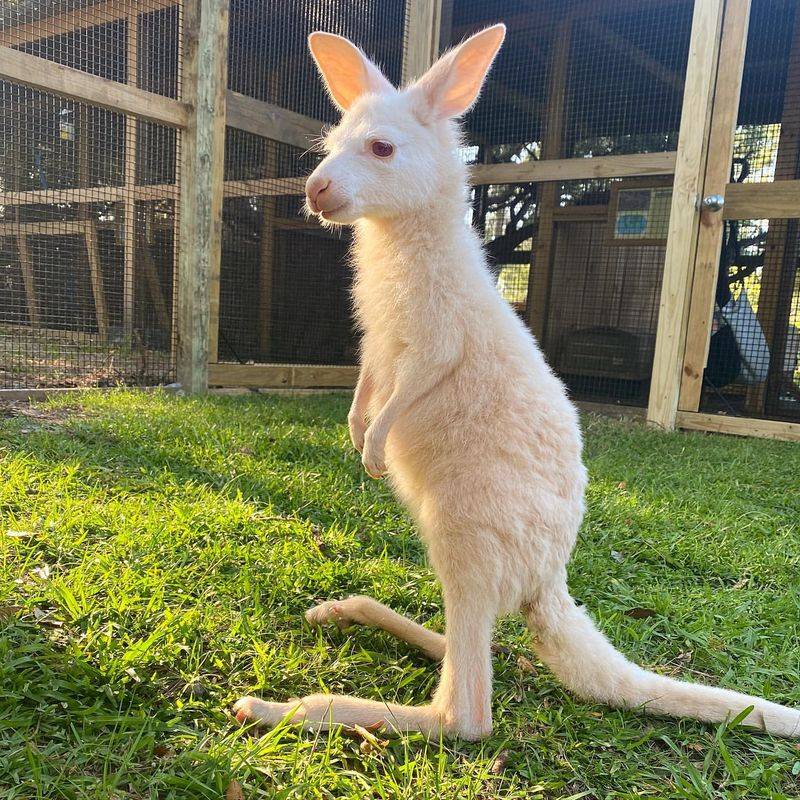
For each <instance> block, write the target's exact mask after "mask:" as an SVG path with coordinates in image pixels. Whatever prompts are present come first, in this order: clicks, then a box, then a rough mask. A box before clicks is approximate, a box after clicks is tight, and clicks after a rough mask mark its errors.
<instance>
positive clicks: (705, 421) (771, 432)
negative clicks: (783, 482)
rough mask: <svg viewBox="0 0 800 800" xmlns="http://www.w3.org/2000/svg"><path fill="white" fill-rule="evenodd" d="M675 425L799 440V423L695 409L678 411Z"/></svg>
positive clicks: (711, 431) (716, 431)
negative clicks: (731, 415)
mask: <svg viewBox="0 0 800 800" xmlns="http://www.w3.org/2000/svg"><path fill="white" fill-rule="evenodd" d="M675 424H676V426H677V427H678V428H682V429H683V430H687V431H704V432H706V433H727V434H731V435H732V436H757V437H760V438H762V439H781V440H784V441H789V442H800V423H797V422H782V421H780V420H774V419H754V418H746V417H727V416H725V415H724V414H700V413H698V412H695V411H679V412H678V413H677V415H676V423H675Z"/></svg>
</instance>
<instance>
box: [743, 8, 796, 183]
mask: <svg viewBox="0 0 800 800" xmlns="http://www.w3.org/2000/svg"><path fill="white" fill-rule="evenodd" d="M799 135H800V12H798V4H797V2H796V0H753V5H752V10H751V12H750V28H749V32H748V37H747V51H746V54H745V61H744V75H743V78H742V93H741V99H740V103H739V119H738V123H737V128H736V137H735V145H734V156H735V157H736V158H737V159H739V164H740V167H739V169H740V170H741V172H740V173H739V174H738V175H737V176H736V177H737V179H738V180H742V181H745V182H748V183H765V182H771V181H776V180H793V179H795V178H798V177H800V171H799V168H798V149H797V138H798V136H799Z"/></svg>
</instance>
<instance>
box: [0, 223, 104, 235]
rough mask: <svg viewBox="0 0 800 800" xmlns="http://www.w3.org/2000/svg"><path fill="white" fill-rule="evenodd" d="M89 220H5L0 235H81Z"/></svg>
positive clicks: (0, 227) (0, 228) (1, 225)
mask: <svg viewBox="0 0 800 800" xmlns="http://www.w3.org/2000/svg"><path fill="white" fill-rule="evenodd" d="M88 224H89V222H88V220H66V221H61V220H52V221H47V222H3V223H0V237H4V236H80V235H84V234H85V233H86V228H87V225H88Z"/></svg>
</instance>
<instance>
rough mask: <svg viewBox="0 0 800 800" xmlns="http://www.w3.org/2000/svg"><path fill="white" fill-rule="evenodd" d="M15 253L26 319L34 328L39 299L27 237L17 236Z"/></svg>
mask: <svg viewBox="0 0 800 800" xmlns="http://www.w3.org/2000/svg"><path fill="white" fill-rule="evenodd" d="M17 252H18V253H19V267H20V270H22V282H23V284H24V285H25V298H26V300H27V303H28V319H29V320H30V323H31V325H32V326H33V327H34V328H38V327H39V322H40V319H39V298H38V297H37V295H36V275H35V273H34V270H33V261H31V253H30V250H29V248H28V237H27V236H26V235H25V234H24V233H23V234H20V235H19V236H17Z"/></svg>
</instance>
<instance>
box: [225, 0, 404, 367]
mask: <svg viewBox="0 0 800 800" xmlns="http://www.w3.org/2000/svg"><path fill="white" fill-rule="evenodd" d="M404 9H405V3H404V2H403V0H360V2H357V3H327V2H323V0H303V1H302V2H297V3H260V2H253V0H234V2H233V3H232V5H231V16H230V40H229V50H230V58H229V72H228V85H229V87H230V88H231V89H232V90H234V91H236V92H240V93H242V94H245V95H248V96H250V97H253V98H255V99H257V100H261V101H264V102H269V103H272V104H275V105H278V106H281V107H283V108H287V109H289V110H291V111H294V112H297V113H301V114H305V115H306V116H308V117H311V118H313V119H315V120H319V121H320V125H321V124H322V122H331V121H334V120H335V119H336V118H337V116H338V112H336V111H335V110H334V108H333V106H332V105H331V103H330V100H329V99H328V98H327V95H326V94H325V90H324V88H323V86H322V84H321V82H320V79H319V76H318V74H317V72H316V68H315V67H314V64H313V61H312V59H311V57H310V55H309V53H308V48H307V44H306V38H307V36H308V34H309V33H310V32H311V31H313V30H319V29H321V30H327V31H331V32H334V33H338V34H341V35H344V36H347V37H348V38H350V39H352V40H353V41H355V42H357V43H358V44H359V46H361V47H362V48H363V49H364V50H365V51H366V52H367V53H368V54H369V55H370V56H371V57H373V58H374V59H375V60H376V61H377V62H378V63H379V64H381V66H382V68H383V69H384V71H385V73H386V74H387V76H388V77H389V79H390V80H392V81H394V82H399V79H400V72H401V65H402V53H403V28H404ZM310 144H311V143H310V142H309V145H310ZM318 160H319V156H318V155H317V154H315V153H314V152H312V151H304V150H302V149H301V148H298V147H293V146H291V145H289V144H285V143H282V142H276V141H272V140H269V139H265V138H263V137H261V136H256V135H254V134H251V133H247V132H245V131H241V130H236V129H233V128H230V127H229V128H227V130H226V143H225V202H224V207H223V244H222V263H221V269H220V318H219V336H218V354H219V359H220V360H222V361H239V362H243V363H246V362H248V361H260V362H274V363H296V364H330V365H348V364H354V363H355V362H356V361H357V344H356V337H355V332H354V329H353V322H352V318H351V312H350V298H349V294H350V282H351V272H350V268H349V266H348V263H347V250H348V243H349V239H348V233H347V232H346V231H344V232H340V233H333V234H332V233H329V232H326V231H324V230H323V229H322V228H320V226H319V224H318V223H317V222H316V221H314V220H310V221H307V220H306V219H305V218H304V217H303V216H302V214H301V207H302V204H301V200H302V180H294V181H286V180H285V179H287V178H299V177H301V176H305V175H307V174H308V173H310V172H311V171H312V170H313V168H314V166H315V165H316V163H317V162H318Z"/></svg>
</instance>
